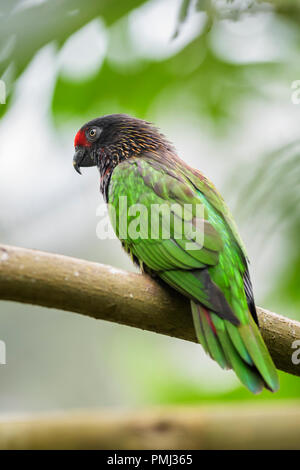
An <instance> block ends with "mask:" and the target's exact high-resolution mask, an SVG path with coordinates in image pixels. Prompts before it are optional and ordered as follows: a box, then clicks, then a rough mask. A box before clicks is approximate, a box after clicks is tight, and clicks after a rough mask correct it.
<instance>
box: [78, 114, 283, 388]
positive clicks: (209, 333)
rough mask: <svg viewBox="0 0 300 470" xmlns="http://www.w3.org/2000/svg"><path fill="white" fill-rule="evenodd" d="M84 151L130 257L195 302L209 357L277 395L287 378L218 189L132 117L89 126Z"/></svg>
mask: <svg viewBox="0 0 300 470" xmlns="http://www.w3.org/2000/svg"><path fill="white" fill-rule="evenodd" d="M74 145H75V155H74V159H73V165H74V168H75V169H76V171H78V172H79V173H80V167H88V166H97V167H98V169H99V172H100V190H101V192H102V194H103V197H104V200H105V201H106V203H107V204H108V207H109V214H110V218H111V222H112V225H113V228H114V230H115V232H116V235H117V236H118V237H119V238H120V239H121V242H122V245H123V247H124V249H125V250H126V252H128V253H129V254H130V255H131V257H132V259H133V261H135V262H136V263H137V264H138V265H139V266H140V267H141V268H142V270H143V271H145V272H147V273H150V274H152V275H155V276H156V277H158V278H161V279H162V280H163V281H164V282H165V283H167V284H169V285H170V286H171V287H172V288H174V289H176V290H177V291H179V292H180V293H182V294H183V295H184V296H186V297H187V298H188V299H189V300H190V303H191V312H192V316H193V321H194V326H195V331H196V336H197V339H198V341H199V343H201V344H202V346H203V348H204V350H205V351H206V352H207V354H209V355H210V357H211V358H212V359H214V360H215V361H216V362H217V363H218V364H219V365H220V366H221V367H222V368H223V369H233V370H234V371H235V373H236V375H237V376H238V378H239V379H240V381H241V382H242V383H243V384H244V385H245V386H246V387H247V388H248V389H249V390H250V391H251V392H253V393H259V392H260V391H262V389H263V388H264V387H265V388H267V389H268V390H271V391H273V392H275V391H276V390H277V389H278V387H279V383H278V377H277V372H276V369H275V366H274V364H273V361H272V359H271V356H270V354H269V352H268V350H267V348H266V345H265V343H264V341H263V339H262V337H261V334H260V332H259V328H258V319H257V314H256V308H255V303H254V298H253V290H252V285H251V280H250V276H249V270H248V259H247V255H246V252H245V248H244V246H243V243H242V241H241V239H240V236H239V234H238V231H237V228H236V226H235V223H234V221H233V219H232V216H231V214H230V212H229V210H228V208H227V206H226V205H225V202H224V201H223V199H222V197H221V195H220V194H219V193H218V192H217V190H216V189H215V187H214V186H213V184H212V183H211V182H210V181H209V180H208V179H207V178H206V177H205V176H204V175H202V173H200V171H198V170H195V169H193V168H191V167H189V166H188V165H187V164H186V163H185V162H184V161H182V160H181V159H180V158H179V157H178V155H177V153H176V151H175V149H174V148H173V146H172V145H171V144H170V143H169V142H168V140H167V139H166V138H165V137H164V136H163V135H162V134H161V133H160V132H159V131H158V129H157V128H155V127H154V126H153V125H152V124H150V123H148V122H145V121H143V120H140V119H137V118H134V117H131V116H127V115H124V114H112V115H107V116H103V117H100V118H97V119H94V120H92V121H90V122H88V123H86V124H85V125H84V126H82V128H81V129H80V130H79V131H78V132H77V134H76V137H75V142H74ZM124 198H125V199H126V204H124V200H125V199H124ZM131 208H135V210H133V211H132V210H131ZM162 208H163V210H162ZM137 209H138V212H139V217H138V223H137V217H136V214H137ZM167 213H169V217H167V216H166V214H167ZM154 218H155V220H156V222H157V221H158V225H157V223H156V227H154V230H153V226H154V225H155V224H154V223H153V220H154ZM138 226H139V227H138ZM124 227H125V228H124ZM133 228H135V230H133ZM138 228H139V230H137V229H138ZM166 234H167V236H166Z"/></svg>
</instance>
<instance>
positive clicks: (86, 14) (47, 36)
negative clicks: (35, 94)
mask: <svg viewBox="0 0 300 470" xmlns="http://www.w3.org/2000/svg"><path fill="white" fill-rule="evenodd" d="M144 2H145V0H127V1H126V2H120V1H119V0H101V1H97V0H85V1H84V2H82V1H81V0H47V1H43V2H41V3H40V2H39V3H37V4H35V5H31V6H30V7H27V8H26V7H22V8H17V9H15V10H13V9H12V10H9V9H6V11H5V14H4V15H3V16H0V56H1V51H2V50H3V48H4V47H5V45H6V44H7V41H8V40H9V39H10V38H13V39H14V47H13V50H12V51H11V54H10V56H9V57H7V58H6V59H5V60H2V62H1V61H0V77H1V76H2V75H3V73H4V71H5V70H6V68H7V66H8V65H9V64H10V63H11V62H13V64H14V67H15V78H17V77H18V76H19V75H20V74H21V73H22V71H23V70H24V68H25V67H26V66H27V65H28V63H29V62H30V61H31V59H32V58H33V56H34V55H35V53H36V52H37V51H38V50H39V49H41V48H42V47H43V46H45V45H46V44H48V43H49V42H51V41H56V43H57V44H59V45H61V44H63V42H64V41H65V40H66V39H67V38H68V37H69V36H70V35H71V34H73V33H74V32H75V31H77V30H78V29H80V28H81V27H82V26H84V25H85V24H86V23H88V22H89V21H91V20H92V19H94V18H95V17H97V16H101V17H103V19H104V21H105V22H106V24H107V25H110V24H112V23H113V22H115V21H117V20H118V19H120V18H121V17H122V16H123V15H126V14H127V13H128V12H129V11H131V10H132V9H133V8H136V7H138V6H140V5H142V4H143V3H144ZM6 3H8V2H6ZM1 5H2V4H1ZM18 6H19V5H18Z"/></svg>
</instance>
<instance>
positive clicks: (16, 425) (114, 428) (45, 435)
mask: <svg viewBox="0 0 300 470" xmlns="http://www.w3.org/2000/svg"><path fill="white" fill-rule="evenodd" d="M0 449H1V450H3V449H4V450H6V449H10V450H12V449H13V450H15V449H24V450H28V449H31V450H36V449H71V450H75V449H76V450H77V449H108V450H109V449H115V450H132V449H134V450H139V449H189V450H192V449H200V450H202V449H203V450H211V449H236V450H237V449H300V407H299V403H297V402H295V403H293V402H292V403H290V404H287V403H285V404H281V405H280V407H278V406H270V405H269V404H266V403H265V402H264V403H261V404H260V405H245V404H242V405H234V406H232V405H231V406H228V404H227V405H225V406H221V405H214V406H213V407H212V406H207V407H197V408H195V407H185V408H182V407H175V408H174V407H168V408H165V409H160V408H156V409H151V410H144V411H143V410H139V411H130V412H123V413H120V412H111V411H91V412H78V411H77V412H76V411H75V412H74V411H73V412H68V413H53V414H43V415H38V416H35V417H33V418H15V417H14V418H12V419H8V418H7V417H6V418H5V417H2V418H1V419H0ZM111 454H112V456H113V455H114V452H112V453H111Z"/></svg>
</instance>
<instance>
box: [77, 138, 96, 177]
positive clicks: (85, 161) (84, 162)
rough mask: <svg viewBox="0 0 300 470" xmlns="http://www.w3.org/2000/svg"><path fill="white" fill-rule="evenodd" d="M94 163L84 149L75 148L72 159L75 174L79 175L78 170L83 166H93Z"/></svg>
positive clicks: (87, 151) (89, 153) (87, 150)
mask: <svg viewBox="0 0 300 470" xmlns="http://www.w3.org/2000/svg"><path fill="white" fill-rule="evenodd" d="M95 165H96V162H95V160H94V159H93V158H91V152H90V151H89V149H87V148H86V147H81V146H79V145H78V146H77V147H75V154H74V157H73V166H74V168H75V170H76V171H77V173H79V174H80V175H81V171H80V168H81V167H83V166H95Z"/></svg>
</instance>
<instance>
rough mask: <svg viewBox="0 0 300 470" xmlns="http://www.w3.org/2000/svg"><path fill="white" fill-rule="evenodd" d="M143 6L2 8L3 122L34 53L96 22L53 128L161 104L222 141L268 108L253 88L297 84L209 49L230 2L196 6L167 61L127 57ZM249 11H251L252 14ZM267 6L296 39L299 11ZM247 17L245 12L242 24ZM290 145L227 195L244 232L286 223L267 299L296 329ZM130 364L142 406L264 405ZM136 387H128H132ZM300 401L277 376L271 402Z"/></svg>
mask: <svg viewBox="0 0 300 470" xmlns="http://www.w3.org/2000/svg"><path fill="white" fill-rule="evenodd" d="M143 3H145V1H144V0H126V2H125V1H121V0H101V1H95V0H85V1H84V2H83V1H80V0H48V1H43V2H36V3H34V2H32V3H31V4H30V6H29V7H25V6H24V5H23V2H22V1H21V0H14V1H10V2H7V1H4V0H0V12H1V16H0V76H2V78H4V79H5V80H6V81H7V82H8V85H9V91H10V96H9V99H8V101H7V104H6V106H1V107H0V113H1V114H2V115H3V114H5V112H6V111H7V110H8V109H9V107H10V104H11V102H12V97H13V96H14V87H15V83H16V81H17V79H18V78H19V77H20V76H21V74H22V72H23V71H24V70H25V69H26V67H27V66H28V64H29V63H30V62H31V60H32V59H33V58H34V56H35V54H36V53H37V52H38V51H39V50H40V49H41V48H42V47H44V46H45V45H46V44H48V43H50V42H53V43H55V44H56V48H57V53H59V50H60V48H61V47H62V46H63V44H64V43H65V41H66V40H67V39H68V38H69V37H70V36H71V35H72V34H73V33H74V32H76V31H77V30H79V29H80V28H82V27H83V26H84V25H85V24H87V23H89V22H90V21H91V20H93V19H97V18H101V20H103V21H104V24H105V27H106V28H107V31H108V36H109V39H108V41H109V46H108V48H107V54H106V56H105V58H104V61H103V63H102V64H101V66H100V67H99V69H98V70H97V71H96V73H94V74H92V75H91V76H89V77H87V78H84V79H82V80H78V79H76V80H73V79H72V78H70V77H69V76H68V77H67V76H65V74H64V73H58V74H57V77H56V82H55V86H54V90H53V96H52V109H51V112H52V119H53V122H54V123H55V124H56V126H57V127H58V128H59V127H60V125H62V124H64V123H65V122H66V121H68V120H71V119H74V120H76V121H78V122H79V123H83V122H85V121H86V120H87V119H90V118H92V117H95V116H97V115H101V114H107V113H113V112H126V113H132V114H135V115H137V116H139V117H145V118H149V115H150V114H151V110H152V109H153V107H154V105H155V104H156V103H157V102H158V101H159V100H160V101H161V102H162V103H163V106H164V107H165V108H166V109H167V110H168V111H169V113H173V114H178V116H179V117H178V119H180V114H181V108H182V107H183V108H184V111H185V112H186V113H189V112H190V113H191V114H192V115H198V116H201V118H202V119H206V120H207V121H209V122H210V124H211V125H212V128H213V130H214V132H215V133H216V134H218V133H223V134H225V135H226V132H229V130H230V129H232V128H238V126H239V119H240V118H239V116H240V115H239V113H238V112H237V110H239V109H240V107H241V106H242V104H243V103H244V102H245V101H246V100H251V99H252V100H255V99H256V98H259V99H261V100H263V101H264V100H265V101H266V102H267V100H268V92H267V91H266V89H265V88H264V86H261V85H264V84H266V83H268V82H269V81H270V80H272V78H273V77H274V76H276V77H277V78H278V80H279V81H281V82H285V81H286V82H288V84H289V83H290V82H289V80H290V78H291V77H295V78H297V76H296V74H297V72H299V73H300V67H299V66H298V63H295V57H291V58H289V57H288V58H286V59H285V60H284V61H283V60H282V61H280V60H276V61H275V60H274V61H271V60H267V61H265V62H263V61H260V62H252V63H250V62H249V63H247V62H243V61H235V62H234V61H230V60H226V58H225V57H222V56H221V55H220V54H219V53H218V52H217V51H216V49H215V48H214V47H213V43H212V35H213V28H214V26H213V24H214V23H217V21H218V19H219V17H224V15H225V17H228V15H229V16H232V14H231V13H232V11H233V10H232V11H231V10H230V3H231V2H228V4H227V7H226V11H225V13H226V14H225V13H224V14H223V13H222V14H221V13H220V11H221V10H218V8H214V9H212V4H213V2H208V1H207V2H202V1H201V2H200V1H198V2H196V7H197V8H198V10H201V11H202V12H203V15H205V14H206V16H207V18H206V24H205V26H204V27H203V28H199V32H198V35H197V37H196V38H194V39H192V40H191V41H190V42H189V43H188V44H186V45H183V46H182V47H181V48H180V49H179V50H178V51H177V52H175V53H174V54H173V55H172V56H171V57H166V58H161V57H160V58H149V57H142V56H141V55H139V54H137V53H136V54H135V55H134V54H133V57H132V55H130V52H132V51H133V52H134V51H135V44H133V43H132V39H131V37H130V32H129V21H128V18H129V16H130V14H131V13H132V11H133V10H134V9H135V8H137V7H139V6H141V5H142V4H143ZM192 3H193V2H189V1H186V0H184V1H183V2H182V3H181V7H180V10H179V11H178V25H177V28H175V29H174V37H175V36H176V37H180V34H181V30H182V28H183V27H184V23H185V22H186V21H187V19H188V17H189V15H193V14H195V11H194V10H193V4H192ZM194 3H195V2H194ZM217 3H218V2H217ZM225 3H226V2H225ZM233 3H236V2H233ZM250 3H251V8H252V7H253V8H254V7H255V8H256V7H257V6H259V4H260V2H258V3H256V2H250ZM223 4H224V2H223ZM254 4H255V5H254ZM271 4H274V5H275V10H274V16H276V8H278V14H277V20H278V21H281V19H282V17H284V21H285V24H286V27H287V28H288V29H290V30H291V31H293V32H294V23H295V21H297V19H298V18H300V16H299V2H295V4H294V5H293V6H291V3H290V2H288V4H286V5H285V6H284V5H283V4H282V2H271ZM251 8H248V11H247V14H249V12H251ZM234 11H235V14H234V16H235V18H236V21H239V19H240V15H241V14H242V13H243V12H241V11H240V10H237V9H236V10H234ZM237 11H238V14H237V13H236V12H237ZM205 12H206V13H205ZM222 12H223V10H222ZM170 40H171V38H170ZM294 42H295V43H297V44H298V46H299V49H300V34H299V33H296V36H295V41H294ZM124 44H125V47H124ZM92 46H93V45H91V47H92ZM114 48H120V49H122V48H123V49H122V50H124V57H123V60H122V61H119V62H118V61H117V60H115V54H114V52H115V51H114ZM126 53H127V54H128V57H126ZM297 58H299V55H298V57H297ZM297 144H298V142H293V143H290V144H288V145H285V146H283V147H282V148H280V149H278V150H276V151H275V152H273V153H272V154H271V155H270V154H268V155H266V156H264V155H263V156H261V158H258V159H257V160H255V161H254V164H252V162H249V163H247V164H246V165H245V164H243V165H241V166H238V168H232V180H231V182H232V181H234V184H233V185H232V191H238V192H239V195H240V197H239V199H240V204H239V208H240V213H241V214H242V215H243V217H244V219H245V220H246V221H247V220H250V219H251V221H252V222H251V224H252V225H254V226H255V227H256V228H257V229H258V230H259V226H260V224H263V223H264V219H265V215H266V213H267V212H268V213H271V214H272V217H269V219H268V220H269V222H270V226H269V228H268V231H264V236H268V237H272V233H273V232H274V231H275V230H276V227H277V226H278V225H280V226H281V225H282V224H283V222H284V232H283V233H284V237H285V238H284V239H285V246H284V248H283V250H284V260H283V262H282V270H281V272H280V276H279V277H278V278H277V279H274V282H273V285H272V290H271V292H269V293H268V295H269V296H270V297H272V298H273V302H275V303H276V300H274V299H277V301H278V302H277V304H278V306H279V305H280V307H281V308H282V311H283V313H284V308H285V306H287V305H288V304H289V305H290V306H292V307H293V308H294V309H295V315H294V316H295V317H297V318H299V319H300V313H299V312H300V308H299V307H300V288H299V285H300V244H299V235H298V234H299V229H300V216H299V214H300V212H299V202H300V201H299V176H300V175H299V168H300V165H299V159H300V154H299V146H297ZM220 158H221V157H220ZM253 166H254V167H253ZM251 175H252V176H251ZM237 181H238V183H236V182H237ZM275 188H276V190H275ZM125 356H126V355H125ZM124 360H125V359H124ZM128 363H130V364H131V366H130V367H131V368H132V369H134V370H137V369H139V370H140V373H139V374H138V377H139V382H138V383H136V384H135V386H137V387H139V388H140V389H141V390H142V391H143V393H144V396H145V400H148V401H149V402H153V403H164V404H167V403H199V402H202V401H220V400H222V401H232V400H244V399H245V400H250V399H255V400H257V399H261V400H264V399H270V394H269V393H268V392H264V393H263V394H262V395H260V397H255V398H253V397H252V396H251V395H250V394H249V393H248V392H247V390H245V389H243V388H242V387H237V388H235V389H234V390H233V391H231V392H226V393H225V392H224V393H219V394H217V393H216V394H213V395H212V394H208V393H205V392H203V391H201V390H199V388H198V387H197V386H196V385H195V384H193V383H189V382H188V381H187V380H184V379H182V378H180V377H179V376H177V375H176V373H170V372H168V365H167V363H166V364H165V365H163V364H162V365H161V367H160V370H157V369H156V368H153V369H152V370H151V372H150V373H149V371H143V370H142V368H141V366H140V364H139V363H138V359H137V357H136V355H132V356H131V357H129V355H128ZM130 367H129V369H130ZM134 380H135V379H134V377H132V383H133V384H134V383H135V382H134ZM136 380H137V379H136ZM299 394H300V380H299V378H295V377H292V376H288V375H287V374H283V373H282V374H281V390H280V391H279V392H278V393H277V394H276V395H275V396H272V397H271V398H272V399H280V398H288V397H298V396H299Z"/></svg>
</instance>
